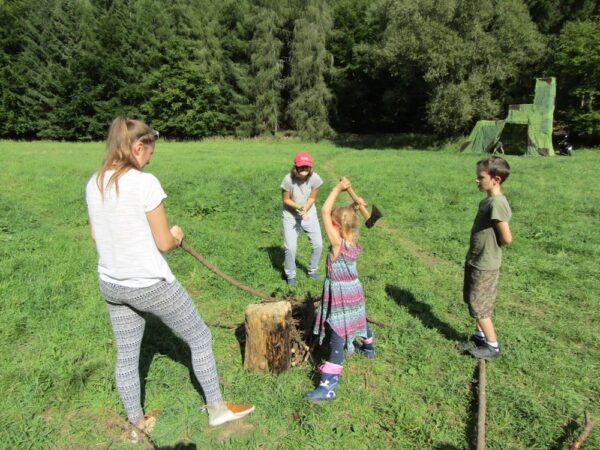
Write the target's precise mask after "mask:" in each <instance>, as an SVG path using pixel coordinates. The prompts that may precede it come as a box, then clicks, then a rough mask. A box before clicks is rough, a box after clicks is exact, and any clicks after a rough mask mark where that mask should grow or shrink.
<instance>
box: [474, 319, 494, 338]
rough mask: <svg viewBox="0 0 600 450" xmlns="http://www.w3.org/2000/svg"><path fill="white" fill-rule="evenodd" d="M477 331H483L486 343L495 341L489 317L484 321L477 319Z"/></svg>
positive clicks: (492, 325)
mask: <svg viewBox="0 0 600 450" xmlns="http://www.w3.org/2000/svg"><path fill="white" fill-rule="evenodd" d="M477 329H478V330H480V331H483V334H485V339H486V340H487V341H496V340H497V338H496V329H495V328H494V324H493V322H492V319H491V318H490V317H487V318H485V319H477Z"/></svg>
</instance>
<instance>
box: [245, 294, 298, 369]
mask: <svg viewBox="0 0 600 450" xmlns="http://www.w3.org/2000/svg"><path fill="white" fill-rule="evenodd" d="M245 315H246V323H245V326H246V349H245V352H244V369H246V370H249V371H251V372H272V373H281V372H285V371H286V370H287V369H289V368H290V364H291V352H290V350H291V340H290V328H291V318H292V305H291V303H290V302H287V301H281V302H271V303H259V304H251V305H248V306H247V307H246V313H245Z"/></svg>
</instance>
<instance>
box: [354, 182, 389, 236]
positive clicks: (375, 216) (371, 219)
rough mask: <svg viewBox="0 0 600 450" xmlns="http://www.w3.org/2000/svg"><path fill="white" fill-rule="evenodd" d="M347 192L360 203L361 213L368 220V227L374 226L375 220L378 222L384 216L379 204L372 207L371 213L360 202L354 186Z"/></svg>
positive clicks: (366, 223)
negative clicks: (378, 207)
mask: <svg viewBox="0 0 600 450" xmlns="http://www.w3.org/2000/svg"><path fill="white" fill-rule="evenodd" d="M347 192H348V194H349V195H350V197H352V200H353V201H354V202H355V203H356V204H357V205H358V210H359V211H360V214H361V215H362V216H363V217H364V218H365V220H366V222H365V225H366V226H367V228H372V227H373V225H375V222H377V221H378V220H379V219H381V218H382V217H383V214H381V211H379V209H377V206H375V205H373V208H371V214H369V211H367V208H365V207H364V206H363V205H361V204H359V203H358V195H356V192H354V190H353V189H352V188H348V189H347Z"/></svg>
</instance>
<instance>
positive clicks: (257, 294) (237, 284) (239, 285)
mask: <svg viewBox="0 0 600 450" xmlns="http://www.w3.org/2000/svg"><path fill="white" fill-rule="evenodd" d="M181 248H182V249H184V250H185V251H186V252H188V253H189V254H190V255H192V256H193V257H194V258H196V259H197V260H198V261H200V263H201V264H202V265H203V266H204V267H206V268H207V269H208V270H210V271H211V272H213V273H215V274H217V275H218V276H220V277H221V278H223V279H224V280H225V281H227V282H228V283H229V284H232V285H233V286H235V287H236V288H238V289H241V290H242V291H246V292H249V293H250V294H252V295H254V296H255V297H258V298H260V299H262V300H264V301H266V302H273V301H277V300H282V299H278V298H275V297H271V296H270V295H268V294H267V293H266V292H262V291H259V290H258V289H254V288H251V287H250V286H246V285H245V284H242V283H240V282H239V281H238V280H236V279H235V278H233V277H232V276H229V275H227V274H226V273H225V272H223V271H222V270H221V269H219V268H218V267H217V266H215V265H213V264H211V263H209V262H208V261H207V260H206V258H205V257H204V256H202V255H201V254H200V253H198V252H197V251H196V250H194V249H193V248H192V246H191V245H190V244H188V243H187V242H186V241H185V239H184V240H182V241H181Z"/></svg>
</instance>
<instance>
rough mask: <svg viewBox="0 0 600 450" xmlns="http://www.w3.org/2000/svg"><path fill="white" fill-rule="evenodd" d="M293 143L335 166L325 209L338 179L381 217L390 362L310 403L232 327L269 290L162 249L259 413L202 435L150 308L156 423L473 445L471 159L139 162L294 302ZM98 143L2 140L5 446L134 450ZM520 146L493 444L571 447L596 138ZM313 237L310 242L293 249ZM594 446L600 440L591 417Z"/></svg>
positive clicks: (250, 157)
mask: <svg viewBox="0 0 600 450" xmlns="http://www.w3.org/2000/svg"><path fill="white" fill-rule="evenodd" d="M300 149H303V150H308V151H310V152H311V153H312V154H313V156H314V158H315V161H316V170H317V171H318V172H319V173H320V174H321V176H322V177H323V178H324V180H325V185H324V187H323V189H322V191H323V192H322V194H321V196H320V201H321V203H322V201H323V200H324V198H325V195H326V191H327V190H328V189H329V188H330V187H331V186H332V185H333V183H334V181H335V180H336V179H337V177H339V176H341V175H346V176H348V177H349V178H350V179H351V180H352V181H353V184H354V187H355V189H356V191H357V192H358V193H359V194H360V195H361V196H363V197H364V198H365V199H366V200H367V201H368V202H372V203H375V204H376V205H377V206H378V207H379V208H380V209H381V210H382V211H383V213H384V216H385V217H384V218H383V219H381V221H380V222H378V224H377V225H376V226H375V228H373V229H371V230H367V229H364V228H363V230H361V244H362V246H363V248H364V252H363V254H362V255H361V259H360V260H359V271H360V275H361V280H362V281H363V284H364V287H365V292H366V295H367V309H368V313H369V316H370V317H371V318H373V319H375V320H377V321H380V322H383V323H385V324H386V325H387V326H386V327H385V328H381V327H374V331H375V336H376V349H377V352H378V353H377V359H376V360H374V361H367V360H365V359H361V358H352V359H350V360H348V361H346V363H345V369H344V373H343V378H342V381H341V384H340V386H339V389H338V399H337V400H336V401H334V402H331V403H326V404H310V403H307V402H306V401H304V399H303V398H302V394H303V392H304V391H307V390H309V389H312V387H313V382H312V378H311V377H312V369H313V368H312V367H311V366H310V365H309V364H308V363H306V364H304V365H302V366H300V367H296V368H292V369H291V370H289V371H287V372H286V373H284V374H281V375H279V376H275V375H260V374H252V373H247V372H246V371H244V370H243V369H242V367H241V354H240V348H239V345H238V342H237V340H236V337H235V334H234V328H235V327H236V326H237V325H239V324H240V323H242V322H243V319H244V309H245V307H246V305H248V304H249V303H252V302H255V301H257V299H255V298H253V297H251V296H250V295H249V294H246V293H245V292H243V291H240V290H237V289H235V288H234V287H232V286H230V285H228V284H227V283H226V282H224V281H223V280H221V279H219V278H216V277H215V276H214V275H213V274H212V273H211V272H208V271H207V270H206V269H204V268H203V267H202V266H200V265H199V264H198V263H197V262H196V260H194V259H193V258H192V257H191V256H190V255H188V254H186V253H185V252H183V251H181V250H179V251H176V252H174V253H173V254H171V255H170V256H169V262H170V264H171V267H172V269H173V271H174V273H175V274H176V276H177V277H178V278H179V280H180V281H181V282H182V283H183V285H184V286H185V287H186V288H187V289H188V291H189V292H190V293H191V294H192V297H193V298H194V301H195V303H196V305H197V306H198V308H199V311H200V313H201V315H202V316H203V318H204V320H205V321H206V322H207V323H208V324H209V326H211V331H212V333H213V339H214V351H215V355H216V360H217V366H218V369H219V375H220V381H221V385H222V388H223V391H224V395H225V397H226V398H227V399H230V400H233V401H240V402H251V403H254V404H256V407H257V410H256V412H255V414H253V415H252V416H250V417H249V418H248V419H246V420H245V421H243V422H241V423H240V424H237V425H235V426H234V425H231V426H225V427H222V428H218V429H210V428H209V427H208V425H207V416H206V414H202V413H200V408H201V407H202V405H203V401H202V397H201V396H200V395H199V394H198V391H197V389H196V387H195V384H194V383H193V382H192V378H191V376H190V369H189V367H190V361H189V351H188V350H187V348H186V347H185V345H184V344H183V343H182V341H180V340H179V339H178V338H176V337H175V336H174V335H173V334H172V333H171V332H170V331H169V330H168V329H166V328H165V327H164V326H163V325H162V324H161V323H160V322H158V321H157V320H149V321H148V324H147V327H146V335H145V338H144V345H143V350H142V357H141V361H142V362H141V367H142V373H143V375H144V376H145V383H144V405H145V408H146V410H152V409H159V410H160V411H161V415H160V416H159V420H158V425H157V428H156V431H155V433H154V434H153V437H154V439H155V440H156V441H157V442H158V443H159V444H160V445H161V446H163V448H174V447H175V448H176V447H177V446H179V448H198V449H208V448H231V449H234V448H235V449H239V448H250V449H258V448H261V449H288V448H294V449H295V448H307V449H333V448H336V449H340V448H352V449H361V448H373V449H381V448H399V449H429V448H431V449H439V450H442V449H445V450H449V449H468V448H472V443H473V440H474V438H475V426H476V419H475V416H474V413H475V412H476V411H477V393H476V390H475V389H474V388H473V384H472V380H473V377H474V375H476V372H475V368H476V361H475V360H474V359H472V358H470V357H468V356H464V355H460V354H458V353H457V352H456V351H455V350H454V341H455V340H456V339H460V338H465V337H466V336H467V335H468V334H469V333H470V332H471V329H472V322H471V319H470V318H469V316H468V313H467V310H466V307H465V305H464V304H463V303H462V292H461V289H462V262H463V258H464V255H465V252H466V246H467V243H468V238H469V229H470V226H471V224H472V220H473V218H474V216H475V212H476V208H477V204H478V202H479V200H480V199H481V193H479V192H478V191H477V189H476V187H475V183H474V177H475V171H474V165H475V162H476V160H477V156H476V155H462V154H459V153H457V152H455V151H451V150H442V151H437V152H433V151H417V150H409V149H403V150H398V149H385V148H378V149H377V150H374V149H368V148H365V149H360V150H356V149H351V148H344V147H340V146H335V145H334V144H330V143H320V144H307V143H300V142H297V141H260V140H247V141H235V140H206V141H203V142H197V143H170V142H163V141H161V142H159V143H158V145H157V149H156V152H155V155H154V159H153V160H152V163H151V164H150V166H148V168H147V171H149V172H152V173H154V174H155V175H157V176H158V178H159V179H160V180H161V181H162V184H163V188H164V189H165V191H166V192H167V193H168V195H169V197H168V199H167V202H166V203H167V211H168V214H169V217H170V220H171V222H172V223H177V224H179V225H181V226H182V228H183V229H184V231H185V232H186V239H187V241H188V242H189V243H190V244H191V245H192V246H193V247H194V248H195V249H196V250H198V251H199V252H200V253H202V254H203V255H204V256H206V257H207V258H208V259H209V260H210V261H211V262H212V263H214V264H216V265H217V266H219V267H220V268H221V269H222V270H223V271H225V272H226V273H229V274H231V275H233V276H235V277H236V278H238V279H239V280H241V281H242V282H243V283H245V284H247V285H250V286H253V287H255V288H258V289H261V290H264V291H267V292H273V293H276V294H277V295H280V296H285V295H288V294H290V291H289V289H288V288H287V287H286V286H285V283H284V281H283V279H282V277H281V261H282V249H281V246H282V238H281V231H280V227H281V225H280V192H279V184H280V182H281V179H282V178H283V176H284V175H285V173H286V171H287V170H288V169H289V166H290V162H291V160H292V157H293V155H294V153H295V152H296V151H298V150H300ZM103 154H104V146H103V144H101V143H95V144H69V143H57V142H37V143H25V142H20V143H15V142H6V141H4V142H0V156H1V157H2V165H1V167H2V175H1V177H0V211H1V213H0V298H1V302H0V318H1V322H0V323H1V327H0V345H1V346H2V352H1V353H0V387H1V388H2V396H1V400H0V411H2V414H0V447H2V448H7V449H8V448H10V449H13V448H20V449H21V448H25V449H26V448H32V449H35V448H59V449H60V448H130V446H129V445H128V444H126V443H124V440H123V436H124V434H125V432H126V427H125V419H124V412H123V408H122V406H121V403H120V400H119V398H118V395H117V392H116V389H115V386H114V377H113V371H114V367H113V365H114V358H115V351H114V342H113V337H112V333H111V329H110V324H109V320H108V315H107V312H106V309H105V306H104V304H103V301H102V298H101V297H100V294H99V292H98V287H97V276H96V273H95V269H96V255H95V250H94V247H93V245H92V243H91V241H90V239H89V232H88V228H87V215H86V208H85V204H84V199H83V191H84V185H85V182H86V181H87V179H88V178H89V177H90V175H91V174H92V173H93V172H94V171H95V170H96V169H97V167H98V166H99V164H100V162H101V160H102V158H103ZM508 160H509V162H510V164H511V166H512V168H513V173H512V175H511V176H510V178H509V179H508V181H507V182H506V184H505V187H504V191H505V193H506V195H507V197H508V198H509V200H510V202H511V204H512V207H513V213H514V216H513V224H512V229H513V235H514V243H513V244H512V245H511V246H510V247H509V248H507V249H506V251H505V257H504V266H503V268H502V273H501V281H500V288H499V302H498V308H497V312H496V315H495V323H496V326H497V329H498V333H499V337H500V339H501V342H502V344H503V350H504V354H503V356H502V358H500V359H499V360H498V361H494V362H492V363H490V364H488V369H487V378H488V390H487V395H488V414H487V431H488V433H487V444H488V448H490V449H560V448H564V447H565V446H566V443H567V442H568V441H569V440H571V439H572V438H573V437H574V436H575V435H577V434H578V432H579V428H578V426H577V424H576V422H581V420H582V416H583V410H584V409H589V411H590V412H591V414H592V417H593V418H595V419H596V421H597V420H598V418H600V400H599V397H598V394H599V387H600V386H599V382H598V373H600V370H599V362H600V345H598V332H599V331H600V330H599V328H600V325H599V324H600V312H599V311H600V308H599V307H598V303H599V298H600V283H599V282H598V280H599V279H600V233H599V232H598V223H599V217H600V206H599V205H600V190H598V189H597V186H596V184H597V183H596V172H597V169H596V168H597V167H598V166H599V165H600V153H598V152H594V151H585V150H580V151H578V152H577V154H576V156H575V157H573V158H563V157H556V158H552V159H550V158H548V159H544V158H524V157H508ZM309 253H310V248H309V245H308V243H307V240H306V239H305V238H304V237H302V238H301V239H300V245H299V252H298V260H299V262H300V263H301V264H306V262H307V260H308V256H309ZM321 273H322V275H323V274H324V269H323V267H321ZM299 275H300V276H299V279H298V286H297V287H296V289H295V290H294V291H293V293H295V295H296V296H298V297H304V296H306V295H308V294H310V295H313V296H317V295H319V293H320V285H319V284H316V283H314V282H311V281H310V280H309V279H308V278H305V277H304V276H302V274H301V273H300V274H299ZM139 447H140V448H143V445H141V444H140V445H139ZM586 448H590V449H591V448H600V432H596V430H594V432H593V433H592V435H591V437H590V438H589V440H588V442H587V447H586Z"/></svg>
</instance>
